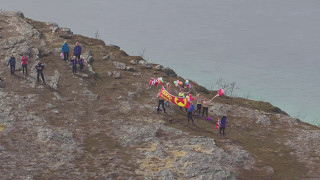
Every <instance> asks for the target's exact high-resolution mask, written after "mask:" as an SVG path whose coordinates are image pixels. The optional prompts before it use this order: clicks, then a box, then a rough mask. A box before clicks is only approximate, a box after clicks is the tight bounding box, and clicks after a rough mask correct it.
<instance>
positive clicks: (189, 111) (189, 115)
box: [187, 101, 195, 125]
mask: <svg viewBox="0 0 320 180" xmlns="http://www.w3.org/2000/svg"><path fill="white" fill-rule="evenodd" d="M193 110H194V104H193V102H192V101H191V102H190V107H189V109H187V116H188V124H189V121H190V119H191V120H192V124H193V125H195V124H194V121H193V118H192V111H193Z"/></svg>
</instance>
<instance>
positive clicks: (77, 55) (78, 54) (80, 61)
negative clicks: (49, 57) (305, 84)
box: [8, 41, 85, 84]
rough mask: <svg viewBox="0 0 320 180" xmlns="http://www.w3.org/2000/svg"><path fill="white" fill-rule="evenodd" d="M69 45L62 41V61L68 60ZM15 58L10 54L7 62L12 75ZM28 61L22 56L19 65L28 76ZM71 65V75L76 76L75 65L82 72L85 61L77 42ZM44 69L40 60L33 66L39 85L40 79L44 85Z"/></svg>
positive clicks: (14, 67)
mask: <svg viewBox="0 0 320 180" xmlns="http://www.w3.org/2000/svg"><path fill="white" fill-rule="evenodd" d="M69 51H70V49H69V45H68V42H67V41H64V43H63V45H62V48H61V52H62V54H63V56H64V61H65V62H67V60H68V59H69ZM16 61H17V60H16V58H15V56H14V55H13V54H12V55H11V56H10V58H9V60H8V66H9V67H10V73H11V74H12V75H14V74H15V70H16V63H17V62H16ZM28 61H29V58H28V56H27V55H26V54H24V55H23V56H22V57H21V65H22V73H23V75H26V76H28ZM70 62H71V64H72V73H73V74H76V73H77V64H79V66H80V70H83V67H84V65H85V60H84V57H83V56H81V46H80V45H79V43H78V42H77V43H76V45H75V47H74V50H73V57H72V58H71V60H70ZM44 67H45V64H43V63H41V61H40V60H38V63H37V64H36V66H35V69H36V70H37V82H38V83H40V77H41V79H42V82H43V84H46V82H45V79H44V74H43V69H44Z"/></svg>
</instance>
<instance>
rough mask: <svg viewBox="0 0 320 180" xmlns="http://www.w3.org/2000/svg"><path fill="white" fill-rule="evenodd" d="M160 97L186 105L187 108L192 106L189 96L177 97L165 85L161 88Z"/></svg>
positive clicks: (182, 105) (173, 102) (176, 103)
mask: <svg viewBox="0 0 320 180" xmlns="http://www.w3.org/2000/svg"><path fill="white" fill-rule="evenodd" d="M160 97H161V98H163V99H164V100H166V101H169V102H171V103H172V104H175V105H178V106H181V107H185V108H187V109H189V107H190V102H188V101H187V98H180V97H175V96H173V95H171V94H170V93H169V92H168V91H167V90H166V89H165V88H164V87H162V88H161V91H160Z"/></svg>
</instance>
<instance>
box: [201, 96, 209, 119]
mask: <svg viewBox="0 0 320 180" xmlns="http://www.w3.org/2000/svg"><path fill="white" fill-rule="evenodd" d="M209 104H210V100H209V99H207V98H204V100H203V102H202V107H203V108H202V116H204V113H206V118H207V117H208V109H209Z"/></svg>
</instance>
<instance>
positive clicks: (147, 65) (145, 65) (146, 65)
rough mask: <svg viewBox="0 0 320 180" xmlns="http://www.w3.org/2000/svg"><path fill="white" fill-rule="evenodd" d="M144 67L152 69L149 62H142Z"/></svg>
mask: <svg viewBox="0 0 320 180" xmlns="http://www.w3.org/2000/svg"><path fill="white" fill-rule="evenodd" d="M144 67H145V68H146V69H152V66H151V64H149V63H146V64H144Z"/></svg>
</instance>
